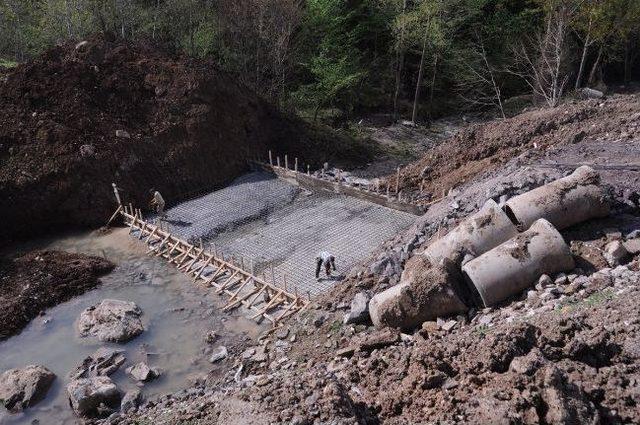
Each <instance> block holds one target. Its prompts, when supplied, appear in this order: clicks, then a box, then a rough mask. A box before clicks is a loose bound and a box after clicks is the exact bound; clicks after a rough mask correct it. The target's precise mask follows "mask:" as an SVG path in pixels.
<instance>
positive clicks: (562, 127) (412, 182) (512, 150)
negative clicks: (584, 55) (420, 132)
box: [390, 95, 640, 202]
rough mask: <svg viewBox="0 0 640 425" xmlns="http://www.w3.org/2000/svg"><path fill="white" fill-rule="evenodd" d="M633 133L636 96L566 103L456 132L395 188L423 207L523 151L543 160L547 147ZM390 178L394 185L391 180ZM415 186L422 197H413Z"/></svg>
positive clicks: (639, 107)
mask: <svg viewBox="0 0 640 425" xmlns="http://www.w3.org/2000/svg"><path fill="white" fill-rule="evenodd" d="M639 132H640V98H639V97H638V95H615V96H612V97H611V98H609V99H599V100H587V101H570V102H567V103H565V104H563V105H561V106H559V107H558V108H554V109H536V110H532V111H528V112H525V113H522V114H520V115H517V116H515V117H512V118H507V119H505V120H495V121H491V122H489V123H484V124H475V125H471V126H469V127H467V128H464V129H462V130H460V131H459V132H458V133H457V134H456V135H455V136H453V137H452V138H450V139H448V140H447V141H446V142H444V143H441V144H440V145H439V146H437V147H435V148H434V149H433V150H432V151H431V152H430V153H429V154H427V155H425V157H424V158H423V159H421V160H419V161H416V162H415V163H413V164H411V165H409V166H407V167H406V168H404V169H403V170H402V172H401V176H402V177H401V182H400V189H401V190H402V191H403V192H404V193H405V194H408V193H413V194H415V195H416V196H418V197H419V199H421V200H422V201H423V202H429V201H430V200H433V199H439V198H440V197H442V196H443V194H446V193H447V192H448V191H449V190H450V189H451V188H453V187H457V186H459V185H461V184H464V183H465V182H468V181H470V180H471V179H473V177H474V176H476V175H478V174H481V173H483V172H486V171H488V170H494V169H497V168H499V167H500V166H502V165H504V164H505V163H506V162H508V161H509V160H511V159H512V158H515V157H517V156H518V155H520V154H522V153H524V152H528V155H529V157H533V156H537V157H539V158H544V157H545V156H546V155H547V152H548V150H549V149H550V148H551V147H556V148H559V147H561V146H565V145H574V144H589V143H593V142H610V143H613V144H618V143H620V142H624V141H630V140H631V139H632V138H633V136H634V134H638V133H639ZM620 159H621V160H623V158H620ZM390 179H392V181H393V182H394V184H395V176H391V177H390ZM421 184H422V185H423V192H422V194H421V195H419V189H420V186H421Z"/></svg>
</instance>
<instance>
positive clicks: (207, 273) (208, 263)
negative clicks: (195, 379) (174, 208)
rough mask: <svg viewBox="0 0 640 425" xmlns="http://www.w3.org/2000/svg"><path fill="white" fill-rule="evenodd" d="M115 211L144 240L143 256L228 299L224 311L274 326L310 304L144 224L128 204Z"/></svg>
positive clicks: (195, 246) (241, 269)
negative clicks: (242, 312) (164, 263)
mask: <svg viewBox="0 0 640 425" xmlns="http://www.w3.org/2000/svg"><path fill="white" fill-rule="evenodd" d="M117 212H119V213H120V215H121V216H122V218H123V220H124V223H125V224H126V225H127V226H128V227H129V233H130V234H133V235H135V236H137V237H138V239H140V240H142V239H144V241H145V243H146V244H147V245H149V250H148V251H147V254H149V255H154V256H156V257H161V258H164V259H165V260H167V261H168V262H169V263H171V264H173V265H175V266H176V267H177V268H178V269H179V270H181V271H182V272H184V273H186V274H187V275H189V276H191V277H192V280H193V282H194V283H200V284H202V285H204V286H206V287H208V288H213V289H214V290H215V292H216V293H218V294H221V295H222V294H224V295H226V296H228V297H229V299H228V301H227V303H226V305H225V306H224V307H223V310H224V311H230V310H233V309H235V308H237V307H240V306H244V307H245V308H247V309H248V310H250V311H251V312H252V313H253V315H252V316H251V318H252V319H254V320H256V321H258V322H260V321H262V320H263V319H267V320H268V321H270V322H271V323H272V325H273V326H274V327H276V326H278V324H279V323H280V322H281V321H283V320H284V319H286V318H288V317H291V316H292V315H294V314H296V313H298V312H300V311H302V310H303V309H305V308H306V307H307V306H308V304H309V302H310V301H309V300H306V299H304V298H302V297H300V296H298V294H292V293H290V292H288V291H287V290H286V288H285V289H283V288H279V287H277V286H276V285H275V284H273V283H270V282H267V281H266V280H265V279H261V278H259V277H257V276H254V275H253V274H251V273H250V272H248V271H246V270H244V269H243V268H242V267H238V266H237V265H235V264H232V263H231V262H228V261H226V260H225V259H224V258H218V257H217V256H216V254H215V253H212V252H210V251H208V250H206V249H205V248H204V247H203V246H197V245H193V244H190V243H189V242H187V241H185V240H183V239H180V238H178V237H176V236H174V235H172V234H171V233H169V232H168V231H167V230H165V229H163V228H162V227H161V226H158V225H156V224H152V223H148V222H146V221H145V220H143V219H142V214H141V212H140V210H136V209H134V208H133V207H132V206H131V205H129V206H128V207H127V206H120V207H119V208H118V211H117ZM160 223H161V222H160Z"/></svg>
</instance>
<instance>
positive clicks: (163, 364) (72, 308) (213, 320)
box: [0, 229, 264, 425]
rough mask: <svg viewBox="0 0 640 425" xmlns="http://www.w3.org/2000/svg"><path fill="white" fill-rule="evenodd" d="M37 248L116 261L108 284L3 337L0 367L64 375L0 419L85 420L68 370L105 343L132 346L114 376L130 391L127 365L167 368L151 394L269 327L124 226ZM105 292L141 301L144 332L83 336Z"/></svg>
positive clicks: (176, 384) (0, 413)
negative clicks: (153, 254)
mask: <svg viewBox="0 0 640 425" xmlns="http://www.w3.org/2000/svg"><path fill="white" fill-rule="evenodd" d="M34 247H37V248H51V249H61V250H65V251H70V252H80V253H85V254H93V255H100V256H104V257H106V258H108V259H109V260H111V261H113V262H114V263H116V264H117V267H116V268H115V269H114V271H113V272H111V273H110V274H108V275H106V276H104V277H102V278H101V280H102V282H103V283H102V285H101V286H99V287H98V288H96V289H94V290H92V291H90V292H88V293H86V294H84V295H81V296H79V297H76V298H74V299H72V300H70V301H68V302H66V303H63V304H60V305H58V306H56V307H53V308H51V309H49V310H47V312H46V315H45V316H42V317H38V318H36V319H34V320H33V321H32V322H31V324H30V325H29V326H28V327H27V328H25V329H24V331H23V332H22V333H21V334H19V335H17V336H15V337H12V338H10V339H8V340H6V341H4V342H2V343H0V372H3V371H5V370H7V369H10V368H14V367H22V366H24V365H27V364H41V365H43V366H46V367H48V368H49V369H50V370H51V371H53V372H54V373H55V374H56V375H57V379H56V381H55V383H54V386H53V388H52V389H51V390H50V391H49V393H48V395H47V398H46V399H45V400H44V401H42V402H40V403H38V404H37V405H36V406H34V407H32V408H30V409H27V411H26V412H25V413H21V414H13V415H12V414H9V413H8V412H7V411H6V410H5V409H4V408H0V424H3V425H4V424H22V423H40V424H75V423H78V422H79V421H78V420H77V419H76V418H75V417H74V415H73V413H72V412H71V409H70V408H69V406H68V401H67V398H66V392H65V389H64V387H65V385H66V383H67V382H68V377H67V375H68V373H69V372H70V371H71V370H73V368H74V366H75V365H76V364H77V363H78V362H80V361H81V360H82V359H83V358H84V357H85V356H87V355H89V354H91V353H93V352H94V351H95V350H96V349H97V348H99V347H101V346H112V347H118V348H121V349H124V350H126V353H125V355H126V357H127V362H126V363H125V364H124V365H123V366H122V367H121V368H120V370H119V371H118V372H116V373H115V374H114V375H112V376H111V378H112V379H113V380H114V381H115V382H116V383H117V384H118V387H119V388H120V389H121V390H123V391H126V390H127V389H131V388H134V387H135V385H136V384H135V383H134V382H133V381H131V380H130V378H129V377H127V376H126V374H125V373H124V369H125V368H126V367H127V366H128V365H131V364H133V363H135V362H138V361H142V360H146V361H147V362H148V363H149V364H150V365H153V366H156V367H159V368H160V369H161V370H162V371H163V373H162V376H161V377H160V378H159V379H157V380H156V381H153V382H151V383H147V384H145V386H144V387H143V389H142V391H143V394H144V395H145V397H147V398H148V397H153V396H155V395H160V394H166V393H170V392H174V391H178V390H180V389H183V388H186V387H187V386H188V384H189V382H192V380H193V379H195V378H197V377H203V376H204V375H206V374H207V373H208V372H209V371H211V370H213V369H215V368H222V367H224V366H216V365H212V364H210V363H209V362H208V361H207V357H208V356H207V354H208V352H209V351H210V349H211V347H215V346H217V345H226V346H227V347H229V346H232V345H234V344H237V343H238V342H240V341H242V340H246V339H253V340H255V339H256V338H257V336H258V335H259V333H260V332H261V331H262V330H263V329H264V328H261V327H259V326H258V325H256V324H255V322H253V321H250V320H249V319H246V318H244V317H242V312H241V311H238V312H236V313H234V314H231V315H230V314H228V313H223V312H221V311H220V310H221V306H222V305H223V302H224V300H223V299H221V298H219V296H218V295H216V294H215V293H212V292H211V291H207V290H205V289H204V288H203V287H200V286H197V285H195V284H193V283H192V282H191V280H190V279H189V278H187V277H186V276H185V275H183V274H181V273H180V272H178V271H177V270H176V269H175V268H174V267H172V266H170V265H168V264H166V263H165V262H164V261H163V260H160V259H156V258H150V257H147V256H146V255H145V249H144V244H143V243H142V242H141V241H138V240H137V239H134V238H131V237H130V236H129V235H128V234H127V231H126V230H124V229H118V230H115V231H113V232H111V233H109V234H107V235H96V234H82V235H75V236H69V237H65V238H62V239H58V240H55V241H50V242H43V243H40V244H37V246H32V247H31V248H34ZM105 298H115V299H120V300H126V301H133V302H135V303H136V304H138V305H139V306H140V307H141V308H142V310H143V312H144V315H143V322H144V325H145V332H143V333H142V334H141V335H140V336H138V337H137V338H135V339H134V340H132V341H130V342H128V343H127V344H109V343H101V342H99V341H97V340H96V339H93V338H79V337H78V336H77V335H76V331H75V321H76V320H77V318H78V316H79V315H80V313H81V312H82V311H83V310H84V309H85V308H87V307H88V306H90V305H92V304H95V303H98V302H100V301H101V300H103V299H105ZM209 331H215V332H216V333H217V334H218V335H220V337H219V339H218V341H216V343H214V344H213V345H208V344H207V343H206V342H205V340H204V337H205V335H206V334H207V332H209ZM227 367H228V366H227ZM34 421H35V422H34Z"/></svg>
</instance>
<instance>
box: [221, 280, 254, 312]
mask: <svg viewBox="0 0 640 425" xmlns="http://www.w3.org/2000/svg"><path fill="white" fill-rule="evenodd" d="M249 282H253V277H249V278H247V280H245V281H244V282H243V283H242V285H240V286H239V287H238V289H237V290H236V292H234V293H233V295H231V298H229V301H228V303H227V305H229V303H231V302H232V301H233V300H234V299H235V298H236V297H237V296H238V294H239V293H240V291H242V289H243V288H244V287H245V286H247V284H248V283H249ZM223 309H224V308H223Z"/></svg>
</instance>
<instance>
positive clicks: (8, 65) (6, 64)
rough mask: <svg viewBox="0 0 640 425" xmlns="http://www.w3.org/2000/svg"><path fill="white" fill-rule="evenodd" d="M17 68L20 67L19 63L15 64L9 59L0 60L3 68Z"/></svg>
mask: <svg viewBox="0 0 640 425" xmlns="http://www.w3.org/2000/svg"><path fill="white" fill-rule="evenodd" d="M16 66H18V62H14V61H12V60H9V59H3V58H0V67H3V68H15V67H16Z"/></svg>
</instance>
